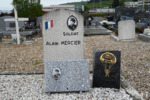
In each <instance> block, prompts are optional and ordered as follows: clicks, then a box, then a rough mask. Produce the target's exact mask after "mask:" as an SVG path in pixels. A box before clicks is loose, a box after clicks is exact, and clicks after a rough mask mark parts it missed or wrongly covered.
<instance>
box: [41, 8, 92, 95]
mask: <svg viewBox="0 0 150 100" xmlns="http://www.w3.org/2000/svg"><path fill="white" fill-rule="evenodd" d="M42 24H43V29H42V31H43V47H44V63H45V92H69V91H88V90H89V89H90V79H89V62H88V60H84V52H83V34H84V31H83V30H84V29H83V17H82V15H81V14H79V13H77V12H75V11H72V10H65V9H57V10H53V11H50V12H48V13H47V14H45V15H44V16H43V17H42Z"/></svg>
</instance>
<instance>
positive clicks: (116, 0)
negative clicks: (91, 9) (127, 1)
mask: <svg viewBox="0 0 150 100" xmlns="http://www.w3.org/2000/svg"><path fill="white" fill-rule="evenodd" d="M118 6H119V1H118V0H113V3H112V7H113V8H116V7H118Z"/></svg>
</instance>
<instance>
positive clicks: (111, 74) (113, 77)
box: [93, 50, 121, 89]
mask: <svg viewBox="0 0 150 100" xmlns="http://www.w3.org/2000/svg"><path fill="white" fill-rule="evenodd" d="M120 54H121V51H115V50H113V51H94V61H93V87H108V88H117V89H119V88H120V61H121V60H120Z"/></svg>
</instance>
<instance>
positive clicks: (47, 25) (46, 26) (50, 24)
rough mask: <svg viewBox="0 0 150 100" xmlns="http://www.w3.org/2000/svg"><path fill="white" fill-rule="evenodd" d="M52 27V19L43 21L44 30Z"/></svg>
mask: <svg viewBox="0 0 150 100" xmlns="http://www.w3.org/2000/svg"><path fill="white" fill-rule="evenodd" d="M52 27H53V20H50V21H49V22H45V30H47V29H50V28H52Z"/></svg>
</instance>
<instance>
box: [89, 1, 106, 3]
mask: <svg viewBox="0 0 150 100" xmlns="http://www.w3.org/2000/svg"><path fill="white" fill-rule="evenodd" d="M100 1H108V0H90V1H89V3H97V2H100Z"/></svg>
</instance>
